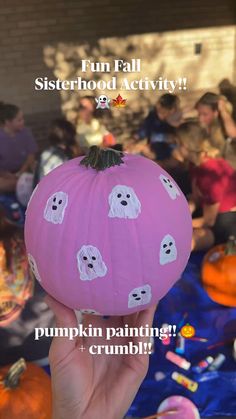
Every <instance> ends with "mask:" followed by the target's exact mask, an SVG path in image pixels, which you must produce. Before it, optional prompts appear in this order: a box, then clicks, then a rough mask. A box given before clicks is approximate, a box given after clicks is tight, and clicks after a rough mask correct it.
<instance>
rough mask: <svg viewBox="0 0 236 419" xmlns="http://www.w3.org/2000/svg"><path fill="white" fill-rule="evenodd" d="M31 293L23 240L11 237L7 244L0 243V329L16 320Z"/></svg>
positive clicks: (4, 242) (31, 282)
mask: <svg viewBox="0 0 236 419" xmlns="http://www.w3.org/2000/svg"><path fill="white" fill-rule="evenodd" d="M7 247H8V249H7ZM32 293H33V279H32V278H31V276H30V273H29V269H28V264H27V258H26V255H25V247H24V242H23V240H21V239H20V238H19V237H11V238H10V239H9V240H8V244H7V243H6V241H0V327H1V326H2V327H5V326H7V325H9V324H10V323H11V322H13V321H14V320H16V319H17V317H18V316H19V315H20V313H21V311H22V310H23V308H24V306H25V303H26V301H27V300H28V298H29V297H31V295H32Z"/></svg>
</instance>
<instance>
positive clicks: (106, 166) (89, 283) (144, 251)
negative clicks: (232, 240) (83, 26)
mask: <svg viewBox="0 0 236 419" xmlns="http://www.w3.org/2000/svg"><path fill="white" fill-rule="evenodd" d="M191 236H192V223H191V216H190V213H189V209H188V204H187V202H186V200H185V197H184V195H183V194H182V192H181V191H180V189H179V187H178V186H177V185H176V183H175V182H174V181H173V179H171V177H170V176H169V175H168V174H167V173H166V172H165V171H164V170H163V169H162V168H161V167H160V166H158V165H157V164H156V163H154V162H152V161H151V160H149V159H147V158H144V157H141V156H137V155H129V154H122V153H119V152H117V151H114V150H110V149H106V150H99V149H98V148H97V147H92V148H91V149H90V153H89V155H88V156H87V157H86V158H84V157H79V158H76V159H73V160H70V161H69V162H66V163H64V164H63V165H61V166H59V167H58V168H56V169H54V170H53V171H52V172H51V173H49V174H48V175H47V176H45V177H44V178H43V179H42V180H41V182H40V183H39V185H38V186H37V187H36V189H35V191H34V192H33V194H32V197H31V199H30V202H29V204H28V208H27V212H26V223H25V241H26V248H27V252H28V259H29V264H30V266H31V269H32V271H33V273H34V275H35V277H36V279H38V281H40V283H41V285H42V287H43V288H44V289H45V290H46V291H47V293H49V294H51V295H52V296H53V297H54V298H55V299H57V300H58V301H60V302H61V303H63V304H64V305H66V306H68V307H70V308H72V309H75V310H82V311H85V312H91V313H93V314H102V315H125V314H129V313H133V312H136V311H140V310H143V309H145V308H147V307H149V306H151V305H153V304H155V303H157V302H158V301H159V300H160V299H161V298H162V297H163V296H164V295H165V294H166V293H167V292H168V290H169V289H170V288H171V286H172V285H173V284H174V283H175V282H176V281H177V280H178V279H179V278H180V276H181V273H182V271H183V270H184V268H185V265H186V263H187V261H188V258H189V254H190V247H191Z"/></svg>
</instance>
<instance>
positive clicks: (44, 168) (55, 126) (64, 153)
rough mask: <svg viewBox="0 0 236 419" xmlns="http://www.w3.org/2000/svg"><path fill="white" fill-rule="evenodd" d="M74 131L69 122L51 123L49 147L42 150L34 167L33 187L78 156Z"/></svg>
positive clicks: (64, 120)
mask: <svg viewBox="0 0 236 419" xmlns="http://www.w3.org/2000/svg"><path fill="white" fill-rule="evenodd" d="M75 138H76V130H75V127H74V126H73V125H72V124H71V122H69V121H67V120H66V119H63V118H60V119H56V120H55V121H53V123H52V126H51V129H50V132H49V136H48V140H49V143H50V147H49V148H47V149H46V150H44V151H43V152H42V153H41V155H40V157H39V161H38V164H37V166H36V170H35V175H34V186H35V185H36V184H37V183H38V182H39V181H40V180H41V179H42V177H43V176H45V175H47V174H48V173H49V172H51V170H53V169H55V168H56V167H57V166H60V165H61V164H62V163H64V162H65V161H67V160H69V159H72V158H73V157H76V156H78V155H79V149H78V146H77V144H76V140H75Z"/></svg>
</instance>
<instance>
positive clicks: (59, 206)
mask: <svg viewBox="0 0 236 419" xmlns="http://www.w3.org/2000/svg"><path fill="white" fill-rule="evenodd" d="M67 204H68V195H67V194H66V193H65V192H55V193H54V194H53V195H51V196H50V198H48V200H47V204H46V207H45V210H44V218H45V220H47V221H49V222H50V223H53V224H61V223H62V221H63V219H64V214H65V209H66V207H67Z"/></svg>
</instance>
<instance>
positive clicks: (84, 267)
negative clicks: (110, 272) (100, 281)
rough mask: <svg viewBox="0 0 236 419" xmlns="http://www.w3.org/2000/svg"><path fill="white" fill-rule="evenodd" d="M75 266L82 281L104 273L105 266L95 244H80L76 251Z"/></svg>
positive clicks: (105, 271) (101, 275)
mask: <svg viewBox="0 0 236 419" xmlns="http://www.w3.org/2000/svg"><path fill="white" fill-rule="evenodd" d="M77 266H78V269H79V272H80V279H81V280H82V281H91V280H92V279H95V278H99V277H100V278H101V277H103V276H105V275H106V273H107V267H106V265H105V263H104V261H103V259H102V255H101V253H100V252H99V250H98V249H97V247H95V246H91V245H88V246H82V247H81V249H80V250H79V251H78V253H77Z"/></svg>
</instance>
